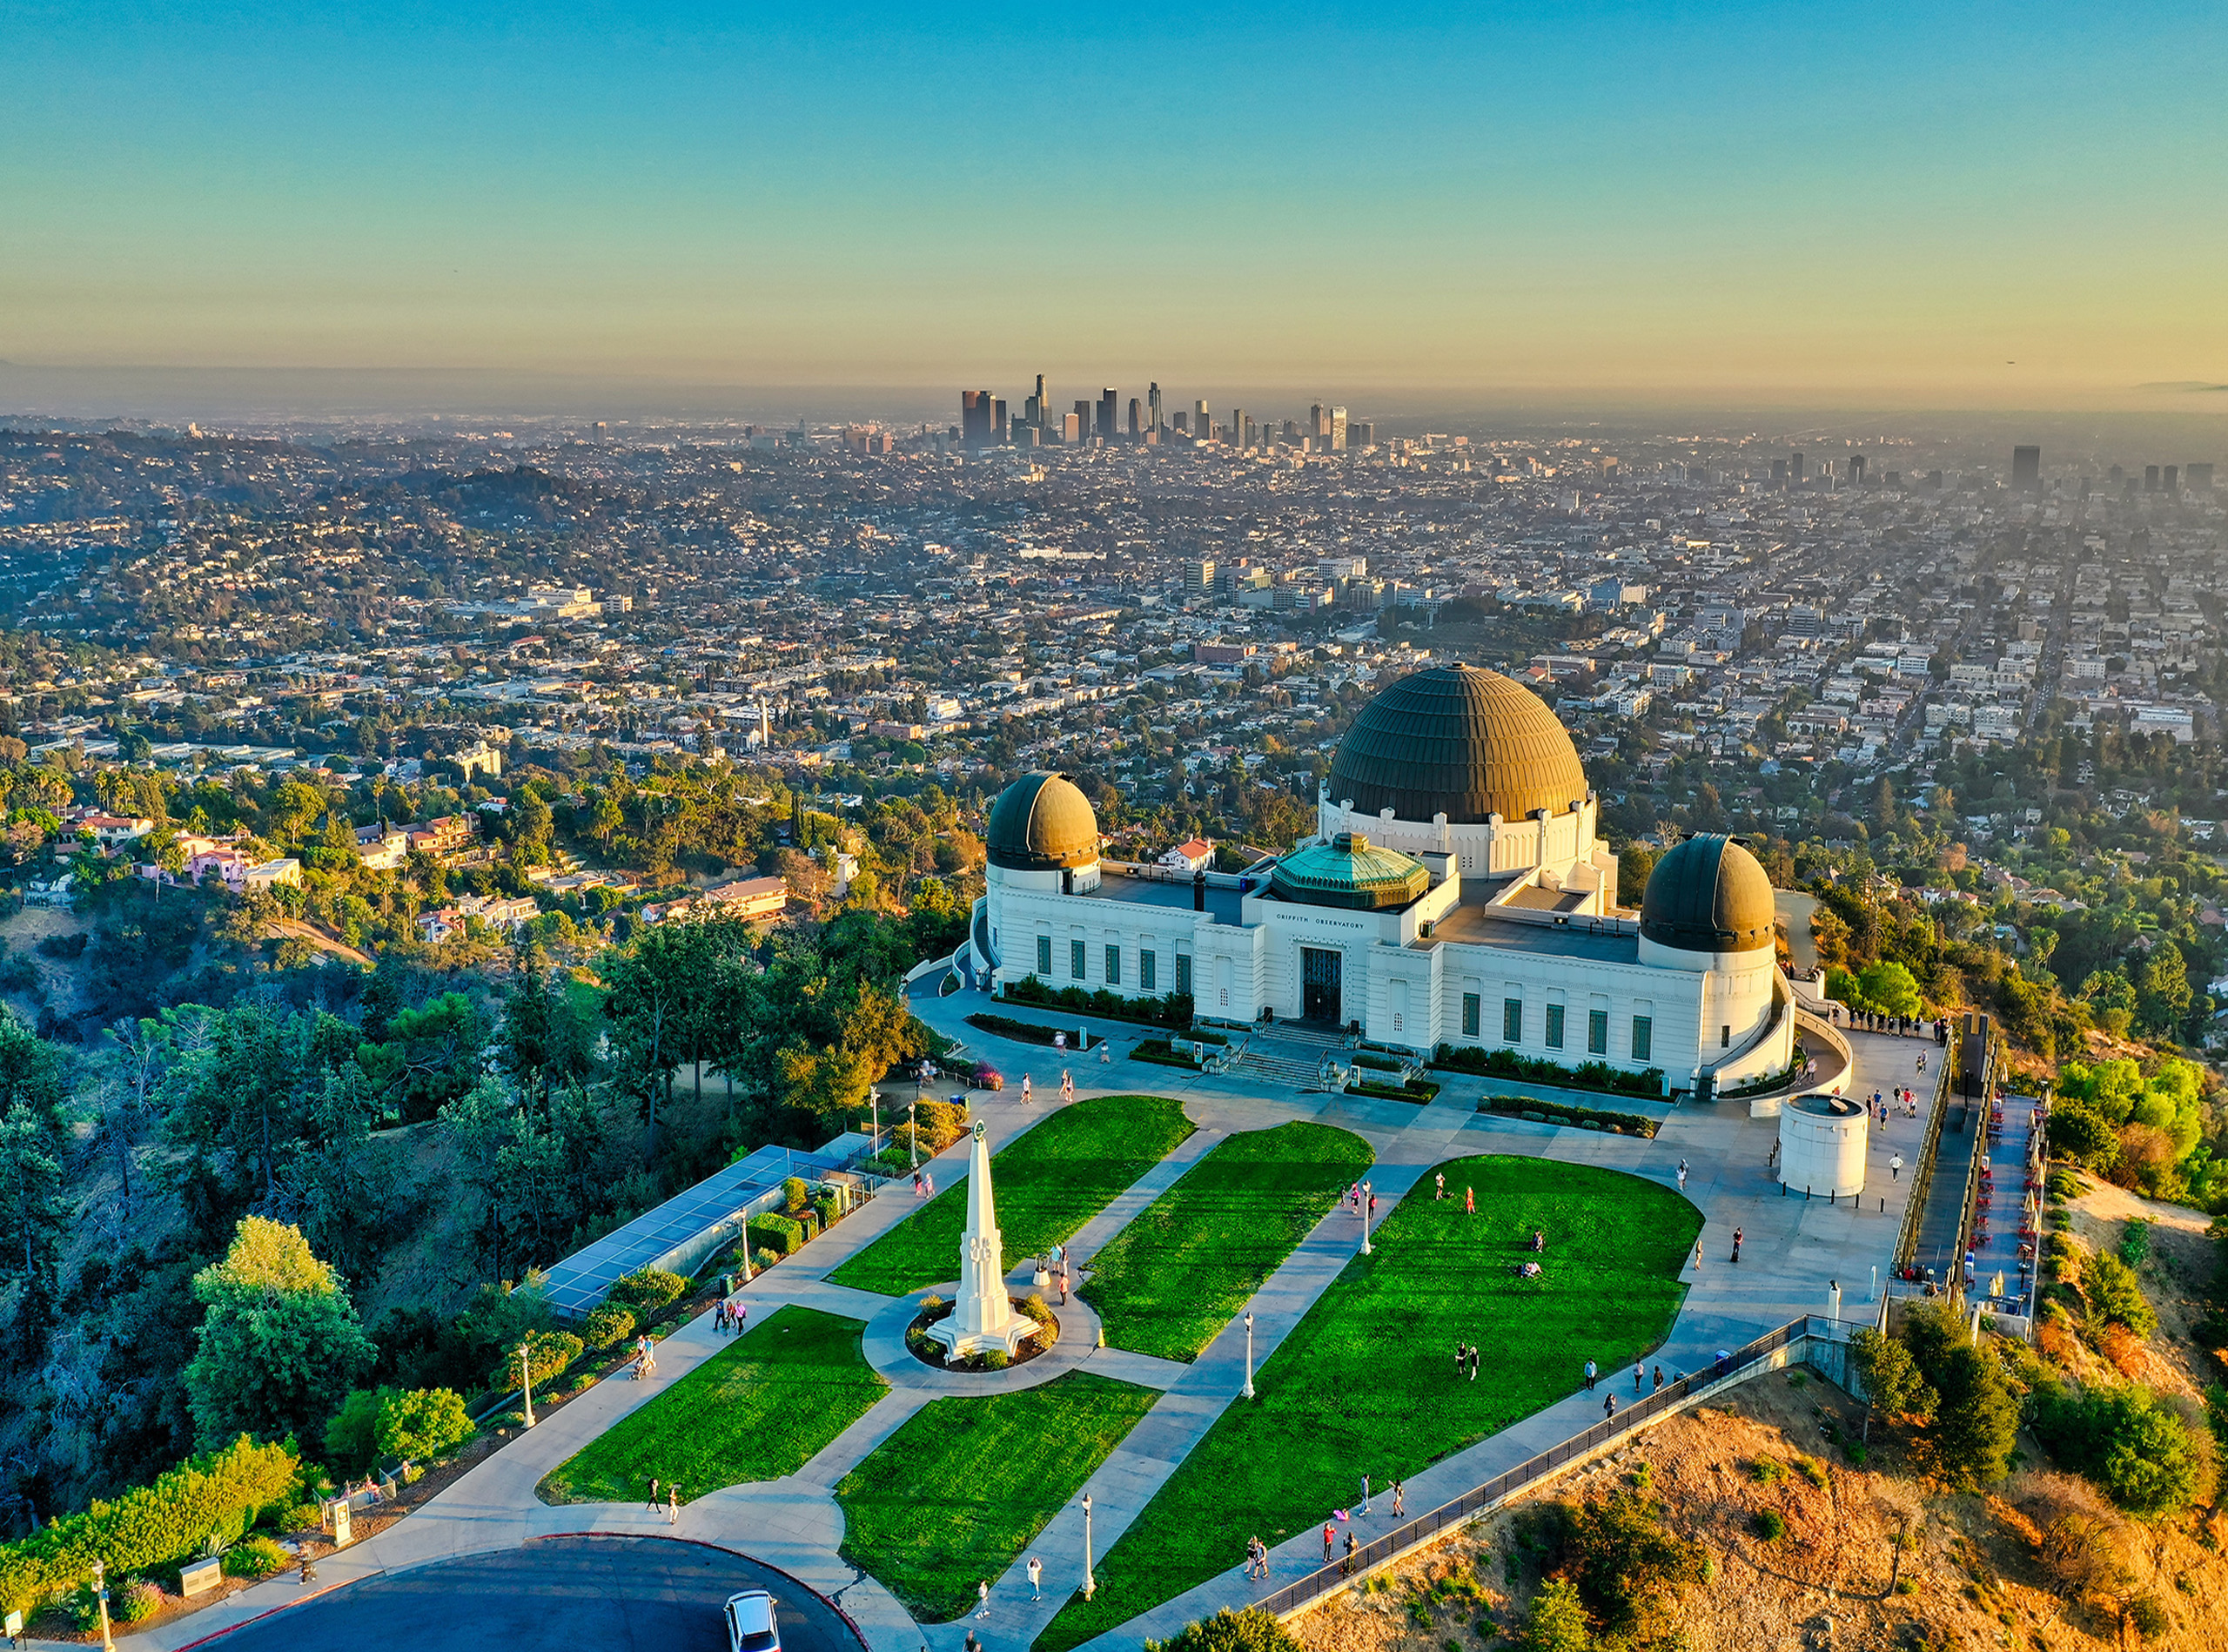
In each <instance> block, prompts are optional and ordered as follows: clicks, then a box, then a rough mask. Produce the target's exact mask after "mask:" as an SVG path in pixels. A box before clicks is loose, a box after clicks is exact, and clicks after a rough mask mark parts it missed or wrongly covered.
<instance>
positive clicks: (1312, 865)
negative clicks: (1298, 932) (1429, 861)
mask: <svg viewBox="0 0 2228 1652" xmlns="http://www.w3.org/2000/svg"><path fill="white" fill-rule="evenodd" d="M1430 884H1431V874H1430V873H1428V872H1426V870H1424V867H1423V863H1422V862H1420V861H1416V860H1411V859H1410V858H1409V857H1408V856H1406V855H1403V854H1401V853H1400V852H1399V850H1391V849H1377V848H1373V847H1372V846H1371V843H1370V841H1369V839H1368V838H1366V837H1365V836H1362V835H1361V834H1360V833H1359V832H1340V833H1339V835H1338V836H1336V837H1334V838H1332V840H1331V841H1330V842H1329V843H1311V844H1309V845H1308V846H1307V847H1306V848H1305V849H1300V850H1293V851H1292V853H1291V854H1289V855H1287V856H1285V857H1284V858H1283V859H1282V860H1280V861H1278V863H1277V864H1276V868H1275V870H1272V872H1271V873H1270V874H1269V887H1270V888H1271V889H1272V890H1274V891H1275V893H1276V897H1277V898H1278V900H1280V901H1293V902H1297V903H1299V904H1300V905H1302V906H1345V907H1352V908H1354V909H1356V910H1360V911H1365V912H1382V911H1388V910H1393V909H1395V908H1398V907H1403V906H1406V905H1407V903H1409V902H1411V901H1413V900H1414V899H1416V898H1417V897H1419V896H1420V895H1421V894H1422V893H1423V892H1424V890H1426V889H1427V888H1429V887H1430Z"/></svg>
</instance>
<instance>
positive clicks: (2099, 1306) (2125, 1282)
mask: <svg viewBox="0 0 2228 1652" xmlns="http://www.w3.org/2000/svg"><path fill="white" fill-rule="evenodd" d="M2081 1294H2082V1295H2083V1297H2084V1298H2085V1299H2087V1301H2088V1304H2089V1319H2090V1324H2091V1325H2093V1326H2095V1327H2096V1328H2097V1330H2098V1331H2099V1332H2101V1331H2102V1330H2103V1329H2104V1326H2107V1325H2124V1326H2127V1328H2128V1329H2129V1330H2131V1331H2132V1332H2134V1333H2135V1334H2136V1335H2137V1336H2139V1337H2147V1336H2149V1335H2151V1333H2153V1332H2154V1331H2156V1330H2158V1314H2156V1313H2153V1312H2152V1311H2151V1304H2150V1303H2149V1302H2148V1301H2147V1300H2145V1299H2144V1294H2143V1286H2141V1285H2140V1284H2139V1283H2137V1279H2136V1277H2135V1270H2134V1269H2133V1268H2131V1267H2130V1266H2128V1265H2127V1264H2126V1263H2125V1262H2123V1261H2121V1260H2120V1259H2119V1258H2118V1257H2117V1256H2106V1255H2102V1254H2099V1255H2097V1256H2092V1257H2090V1259H2088V1260H2087V1261H2086V1262H2084V1263H2083V1264H2082V1267H2081Z"/></svg>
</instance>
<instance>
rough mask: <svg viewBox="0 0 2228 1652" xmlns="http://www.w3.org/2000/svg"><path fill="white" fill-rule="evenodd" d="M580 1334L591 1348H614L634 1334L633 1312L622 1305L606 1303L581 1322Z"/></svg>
mask: <svg viewBox="0 0 2228 1652" xmlns="http://www.w3.org/2000/svg"><path fill="white" fill-rule="evenodd" d="M580 1332H581V1340H584V1341H585V1342H586V1343H587V1345H588V1346H590V1347H591V1348H598V1349H601V1348H610V1347H616V1346H618V1345H619V1344H620V1343H621V1342H624V1341H625V1340H627V1338H628V1337H631V1336H633V1335H634V1310H633V1309H632V1308H630V1307H627V1306H625V1305H624V1304H622V1303H618V1302H606V1303H604V1304H602V1305H601V1306H599V1307H597V1308H596V1309H594V1311H593V1312H591V1313H589V1315H588V1317H587V1319H586V1320H583V1321H582V1322H581V1325H580Z"/></svg>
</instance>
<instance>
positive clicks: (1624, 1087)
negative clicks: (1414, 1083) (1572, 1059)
mask: <svg viewBox="0 0 2228 1652" xmlns="http://www.w3.org/2000/svg"><path fill="white" fill-rule="evenodd" d="M1431 1064H1432V1065H1433V1066H1434V1067H1439V1068H1441V1069H1444V1070H1446V1071H1453V1072H1474V1073H1482V1074H1484V1075H1486V1077H1488V1078H1527V1079H1529V1080H1530V1081H1531V1082H1532V1083H1533V1084H1535V1085H1560V1086H1561V1087H1562V1088H1564V1089H1566V1090H1601V1091H1607V1092H1608V1093H1609V1094H1611V1095H1617V1096H1646V1097H1648V1098H1651V1099H1660V1098H1661V1097H1662V1095H1663V1070H1662V1069H1661V1067H1650V1068H1648V1071H1645V1072H1623V1071H1619V1070H1618V1069H1616V1068H1614V1067H1612V1066H1611V1065H1610V1064H1608V1063H1607V1062H1606V1061H1587V1062H1583V1063H1581V1064H1579V1065H1578V1066H1575V1067H1566V1066H1564V1065H1563V1064H1561V1063H1560V1062H1554V1061H1549V1060H1547V1059H1546V1058H1544V1057H1540V1056H1520V1055H1518V1054H1517V1053H1516V1051H1513V1050H1481V1049H1479V1048H1478V1047H1477V1046H1476V1045H1474V1044H1440V1045H1439V1047H1438V1048H1437V1049H1435V1050H1433V1051H1432V1057H1431Z"/></svg>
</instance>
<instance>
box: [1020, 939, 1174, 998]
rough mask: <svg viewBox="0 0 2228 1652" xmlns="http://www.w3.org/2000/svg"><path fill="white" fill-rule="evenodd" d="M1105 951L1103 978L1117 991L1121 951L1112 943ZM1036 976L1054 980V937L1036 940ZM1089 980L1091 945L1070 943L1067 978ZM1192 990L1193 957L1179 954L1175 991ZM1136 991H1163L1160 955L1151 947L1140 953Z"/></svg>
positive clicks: (1143, 949) (1080, 942)
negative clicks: (1161, 986)
mask: <svg viewBox="0 0 2228 1652" xmlns="http://www.w3.org/2000/svg"><path fill="white" fill-rule="evenodd" d="M1105 951H1106V957H1105V970H1104V977H1103V978H1104V981H1105V984H1107V985H1108V986H1110V987H1118V986H1120V985H1121V984H1123V967H1122V949H1121V948H1120V947H1119V946H1118V945H1117V944H1115V943H1113V942H1111V941H1109V942H1108V943H1107V944H1106V949H1105ZM1090 976H1091V948H1090V946H1089V944H1087V943H1085V942H1082V941H1070V942H1069V943H1068V978H1069V979H1070V980H1071V981H1084V980H1088V979H1089V978H1090ZM1037 978H1038V979H1039V980H1042V981H1050V979H1051V978H1052V937H1050V936H1049V935H1040V936H1038V937H1037ZM1137 991H1140V992H1158V991H1160V955H1159V954H1158V952H1156V951H1154V950H1152V949H1151V947H1147V946H1141V947H1139V948H1138V949H1137ZM1176 991H1178V992H1189V991H1191V954H1190V953H1188V952H1178V954H1177V955H1176Z"/></svg>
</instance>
